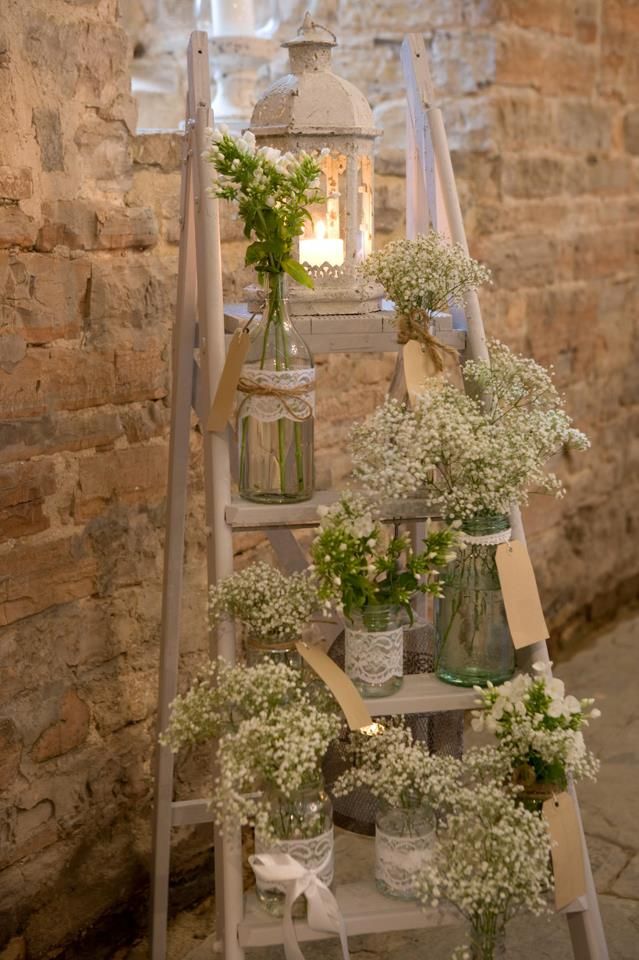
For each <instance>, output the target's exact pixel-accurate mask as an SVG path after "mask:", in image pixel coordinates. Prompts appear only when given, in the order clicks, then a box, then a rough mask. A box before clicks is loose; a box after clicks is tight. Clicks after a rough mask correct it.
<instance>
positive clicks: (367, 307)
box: [250, 13, 380, 316]
mask: <svg viewBox="0 0 639 960" xmlns="http://www.w3.org/2000/svg"><path fill="white" fill-rule="evenodd" d="M336 43H337V41H336V38H335V36H334V34H332V33H331V32H330V30H327V29H326V28H325V27H321V26H319V25H318V24H316V23H314V22H313V21H312V19H311V17H310V14H308V13H307V14H306V16H305V18H304V23H303V24H302V26H301V28H300V29H299V31H298V36H297V37H296V39H295V40H289V41H288V42H286V43H283V44H282V46H283V47H287V48H288V51H289V60H290V73H289V74H288V75H287V76H285V77H283V78H282V79H281V80H278V81H276V82H275V83H274V84H272V86H271V87H269V89H268V90H267V91H266V92H265V93H264V94H263V95H262V96H261V97H260V99H259V100H258V102H257V104H256V106H255V109H254V111H253V117H252V120H251V128H250V129H251V130H252V131H253V133H254V134H255V137H256V139H257V142H258V143H259V144H260V145H268V146H273V147H278V148H279V149H280V150H292V151H299V150H306V151H308V152H312V151H321V150H327V151H328V152H327V153H326V155H325V156H324V157H323V158H322V161H321V166H322V182H321V185H320V189H321V191H322V193H323V195H324V196H325V197H326V200H325V201H324V202H323V203H320V204H315V205H314V206H313V207H312V209H311V213H312V215H313V224H312V225H311V224H310V223H309V224H308V225H307V227H306V231H305V233H304V235H303V236H302V237H300V238H299V241H298V244H299V248H298V257H299V260H300V261H301V262H302V263H304V265H305V266H306V268H307V270H308V272H309V273H310V274H311V276H312V277H313V279H314V281H315V289H314V290H308V289H306V288H303V287H300V286H299V285H298V284H291V286H290V291H289V295H290V308H291V312H292V313H294V314H296V315H298V316H299V315H313V316H317V315H334V314H361V313H369V312H372V311H377V310H379V309H380V298H379V296H378V295H377V294H378V293H379V291H378V290H376V289H375V288H373V287H371V285H370V284H366V283H364V282H363V281H361V280H359V279H358V276H357V270H356V267H357V264H358V263H359V262H360V261H361V260H363V259H364V258H365V257H366V256H367V254H369V253H370V252H371V250H372V243H373V143H374V139H375V137H376V136H377V134H378V133H379V131H378V130H376V129H375V126H374V124H373V114H372V111H371V108H370V106H369V105H368V102H367V100H366V98H365V97H364V95H363V94H362V93H361V92H360V91H359V90H358V89H357V87H354V86H353V84H352V83H349V82H348V81H347V80H344V79H342V77H338V76H337V75H336V74H335V73H333V70H332V65H331V48H332V47H334V46H335V44H336Z"/></svg>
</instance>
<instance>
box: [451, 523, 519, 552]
mask: <svg viewBox="0 0 639 960" xmlns="http://www.w3.org/2000/svg"><path fill="white" fill-rule="evenodd" d="M512 535H513V532H512V529H511V528H510V527H508V529H507V530H500V531H499V533H486V534H484V535H483V536H479V537H475V536H473V535H472V534H470V533H463V532H462V534H461V537H460V539H461V541H462V543H467V544H468V546H469V547H496V546H497V545H498V544H500V543H508V541H509V540H510V538H511V537H512Z"/></svg>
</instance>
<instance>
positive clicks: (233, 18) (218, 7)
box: [211, 0, 255, 37]
mask: <svg viewBox="0 0 639 960" xmlns="http://www.w3.org/2000/svg"><path fill="white" fill-rule="evenodd" d="M211 14H212V18H213V36H214V37H247V36H253V34H254V33H255V12H254V10H253V0H211Z"/></svg>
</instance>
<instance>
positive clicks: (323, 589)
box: [310, 491, 455, 618]
mask: <svg viewBox="0 0 639 960" xmlns="http://www.w3.org/2000/svg"><path fill="white" fill-rule="evenodd" d="M319 512H320V517H321V520H320V528H319V532H318V534H317V536H316V537H315V539H314V541H313V544H312V546H311V557H312V560H313V564H312V566H311V567H310V571H311V576H312V578H313V581H314V582H315V583H316V584H317V587H318V592H319V597H320V599H321V600H322V601H323V602H324V604H325V605H326V609H327V610H330V608H331V606H334V607H335V608H336V609H337V610H338V611H339V612H340V613H344V614H345V615H346V616H347V617H350V616H351V613H352V612H353V611H361V610H364V609H365V608H367V607H370V606H375V605H389V606H399V607H402V608H404V609H405V610H406V612H407V613H408V615H409V618H410V617H411V616H412V614H411V612H410V602H411V599H412V597H413V596H414V595H415V594H416V593H417V592H421V593H431V594H435V595H436V596H439V595H440V592H441V587H440V581H439V570H440V569H442V568H443V567H445V566H446V564H447V563H448V562H449V561H450V560H451V559H453V557H454V553H453V552H452V550H451V546H452V544H453V541H454V539H455V537H454V534H453V531H452V530H429V531H428V535H427V537H426V539H425V540H424V541H423V544H424V549H423V550H422V551H415V550H413V548H412V546H411V542H410V538H409V537H408V536H406V535H402V536H392V537H391V536H388V535H387V533H386V530H385V528H384V526H383V525H382V523H380V521H379V520H378V519H376V517H375V516H374V512H373V509H372V506H371V502H370V500H368V499H367V498H365V497H363V496H361V495H360V494H356V493H353V492H351V491H347V492H345V493H343V494H342V496H341V497H340V499H339V500H338V501H337V502H336V503H334V504H333V505H332V506H330V507H324V508H321V507H320V510H319Z"/></svg>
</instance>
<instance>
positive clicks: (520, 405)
mask: <svg viewBox="0 0 639 960" xmlns="http://www.w3.org/2000/svg"><path fill="white" fill-rule="evenodd" d="M489 350H490V364H488V363H485V362H484V361H467V362H466V363H465V364H464V369H463V372H464V379H465V380H466V382H467V383H468V384H470V386H471V389H472V388H475V390H474V391H473V393H474V395H473V396H469V395H467V394H465V393H463V392H462V391H461V390H458V389H457V387H455V386H454V385H453V384H451V383H444V384H442V382H441V380H440V379H439V378H435V379H432V380H428V381H426V383H425V388H424V392H423V393H422V394H421V395H420V396H419V397H418V398H417V401H416V405H415V408H414V409H408V408H407V407H406V406H404V405H403V404H400V403H398V402H397V401H396V400H387V401H386V403H385V404H384V405H383V406H381V407H379V408H378V409H377V410H376V411H375V412H374V413H373V414H371V416H369V417H368V418H367V419H366V420H365V421H364V422H363V423H362V424H359V425H357V426H355V427H354V428H353V430H352V431H351V437H350V439H351V452H352V458H353V475H354V477H355V478H357V479H358V480H359V481H360V482H361V483H362V485H363V487H364V489H365V490H366V491H367V492H368V493H369V494H377V495H378V496H381V497H388V498H398V497H407V496H411V495H413V496H414V495H415V492H416V491H417V490H419V491H420V492H422V494H423V495H426V496H428V497H429V498H430V499H431V501H432V502H433V504H434V505H437V506H439V507H440V508H441V510H442V512H443V514H444V516H446V517H447V518H448V519H449V520H464V519H467V518H470V517H474V516H477V515H479V514H495V513H496V514H504V513H507V512H508V510H509V508H510V506H511V505H512V504H513V503H519V504H522V503H526V502H527V498H528V492H529V491H530V490H531V489H534V490H536V491H540V492H542V491H543V492H547V493H553V494H555V495H556V496H559V497H560V496H563V494H564V493H565V491H564V489H563V487H562V485H561V483H560V481H559V479H558V478H557V476H556V475H555V474H553V473H549V472H547V471H546V470H545V464H546V462H547V461H548V459H549V458H550V457H551V456H552V455H553V454H555V453H557V452H559V451H560V450H562V449H564V448H571V447H572V448H575V449H578V450H584V449H586V448H587V447H588V446H589V442H588V439H587V437H586V436H585V435H584V434H583V433H581V432H580V431H578V430H575V429H574V428H572V427H571V420H570V418H569V416H568V415H567V413H566V412H565V410H564V407H563V401H562V399H561V397H560V396H559V394H558V393H557V391H556V389H555V387H554V385H553V383H552V379H551V376H550V374H549V373H548V372H547V371H546V370H545V369H544V368H543V367H541V366H540V365H539V364H537V363H536V362H535V361H534V360H530V359H527V358H525V357H521V356H518V355H515V354H513V353H511V351H510V350H509V349H508V347H506V346H505V345H504V344H501V343H499V342H498V341H491V343H490V344H489ZM480 393H481V396H480V395H479V394H480Z"/></svg>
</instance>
